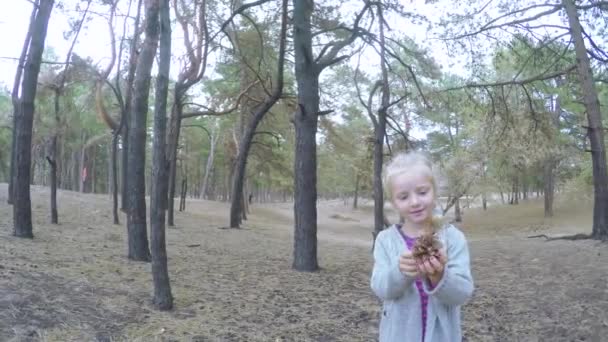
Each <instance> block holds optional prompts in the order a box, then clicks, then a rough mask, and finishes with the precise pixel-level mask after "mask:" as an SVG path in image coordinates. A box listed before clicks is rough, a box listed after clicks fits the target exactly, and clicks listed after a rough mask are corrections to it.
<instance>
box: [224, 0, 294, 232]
mask: <svg viewBox="0 0 608 342" xmlns="http://www.w3.org/2000/svg"><path fill="white" fill-rule="evenodd" d="M286 30H287V0H283V16H282V21H281V33H280V34H281V36H280V38H279V39H280V43H279V44H280V47H279V59H278V61H277V65H278V68H277V69H278V71H277V82H276V84H275V88H274V90H273V92H272V94H271V95H270V96H269V97H268V98H267V99H266V101H264V103H263V104H262V105H261V106H260V107H259V108H258V109H257V110H256V112H255V113H254V114H253V117H252V118H251V121H250V122H249V124H248V125H247V128H246V129H245V131H244V132H243V135H242V136H241V141H240V143H239V145H240V146H239V149H238V155H237V158H236V163H235V170H234V176H233V182H232V196H231V197H232V198H231V200H232V203H231V206H230V227H231V228H238V227H239V224H240V223H241V221H240V219H241V218H244V219H246V214H245V210H244V206H245V199H244V197H243V191H244V190H243V188H244V181H245V171H246V169H247V158H248V156H249V151H250V150H251V144H252V142H253V136H254V135H255V131H256V129H257V127H258V125H259V123H260V122H261V121H262V119H263V118H264V115H266V113H267V112H268V111H269V110H270V108H272V106H273V105H274V104H275V103H276V102H277V101H278V100H279V98H280V97H281V95H282V94H283V67H284V60H285V44H286V43H285V35H286Z"/></svg>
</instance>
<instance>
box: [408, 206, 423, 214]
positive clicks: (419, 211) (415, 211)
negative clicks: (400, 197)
mask: <svg viewBox="0 0 608 342" xmlns="http://www.w3.org/2000/svg"><path fill="white" fill-rule="evenodd" d="M423 212H424V208H423V209H419V210H414V211H410V215H419V214H422V213H423Z"/></svg>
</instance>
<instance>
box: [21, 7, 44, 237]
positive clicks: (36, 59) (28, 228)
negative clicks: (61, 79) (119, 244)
mask: <svg viewBox="0 0 608 342" xmlns="http://www.w3.org/2000/svg"><path fill="white" fill-rule="evenodd" d="M53 4H54V1H53V0H40V3H39V4H38V6H34V9H33V11H35V12H36V14H35V19H34V24H33V25H32V26H31V29H32V31H31V40H30V45H29V49H28V51H29V53H28V56H27V59H26V61H25V65H24V73H23V82H22V83H21V92H22V93H21V99H20V101H19V102H20V110H19V119H18V126H17V131H16V133H17V137H16V141H15V143H16V144H15V177H14V180H13V181H14V182H15V183H14V184H13V187H14V189H13V190H14V197H13V201H14V202H13V224H14V227H13V229H14V231H13V233H14V235H15V236H17V237H23V238H33V237H34V234H33V228H32V202H31V198H30V164H31V157H32V126H33V122H34V108H35V107H34V103H35V98H36V89H37V86H38V75H39V73H40V63H41V62H42V52H43V51H44V42H45V40H46V32H47V27H48V22H49V19H50V17H51V12H52V10H53ZM26 40H27V39H26Z"/></svg>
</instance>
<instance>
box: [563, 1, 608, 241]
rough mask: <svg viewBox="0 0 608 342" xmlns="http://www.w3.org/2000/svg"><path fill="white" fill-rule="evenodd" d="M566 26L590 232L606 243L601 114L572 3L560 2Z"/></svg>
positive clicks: (607, 186) (607, 197)
mask: <svg viewBox="0 0 608 342" xmlns="http://www.w3.org/2000/svg"><path fill="white" fill-rule="evenodd" d="M562 4H563V5H564V7H565V8H566V14H567V16H568V21H569V23H570V34H571V35H572V39H573V40H574V46H575V51H576V60H577V67H578V74H579V79H580V83H581V92H582V94H583V101H584V104H585V109H586V111H587V121H588V124H589V127H588V128H587V134H588V135H589V141H590V145H591V160H592V164H593V189H594V198H593V200H594V205H593V230H592V234H591V235H592V237H593V238H595V239H601V240H607V239H608V172H607V170H606V146H605V141H604V127H603V125H602V112H601V109H600V102H599V99H598V95H597V89H596V88H595V84H594V81H593V74H592V72H591V63H590V62H589V56H587V48H586V47H585V41H584V39H583V34H582V27H581V24H580V22H579V17H578V13H577V11H576V5H575V3H574V1H573V0H562Z"/></svg>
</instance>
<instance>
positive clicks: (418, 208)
mask: <svg viewBox="0 0 608 342" xmlns="http://www.w3.org/2000/svg"><path fill="white" fill-rule="evenodd" d="M391 187H392V188H391V190H392V199H391V200H392V202H393V206H394V207H395V209H397V211H398V212H399V214H401V216H402V217H403V218H405V220H406V221H407V222H409V223H412V224H415V225H423V224H425V223H428V222H430V221H431V218H432V217H433V209H435V189H434V188H433V183H432V181H431V178H430V177H429V176H428V175H427V174H426V173H425V172H423V171H422V170H420V168H414V169H412V170H410V171H408V172H403V173H400V174H397V175H395V176H393V177H392V178H391Z"/></svg>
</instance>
